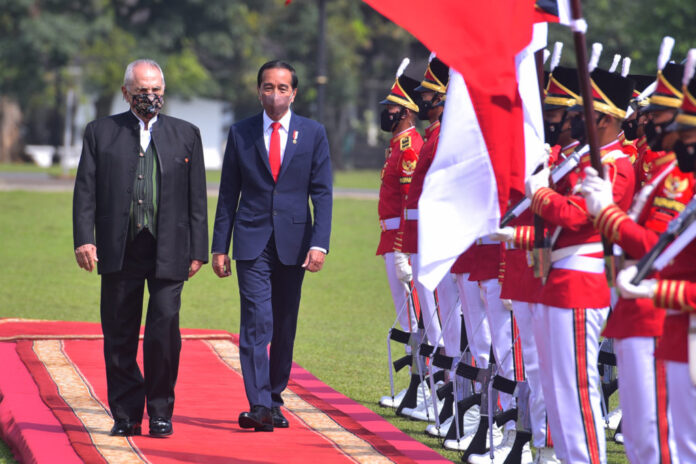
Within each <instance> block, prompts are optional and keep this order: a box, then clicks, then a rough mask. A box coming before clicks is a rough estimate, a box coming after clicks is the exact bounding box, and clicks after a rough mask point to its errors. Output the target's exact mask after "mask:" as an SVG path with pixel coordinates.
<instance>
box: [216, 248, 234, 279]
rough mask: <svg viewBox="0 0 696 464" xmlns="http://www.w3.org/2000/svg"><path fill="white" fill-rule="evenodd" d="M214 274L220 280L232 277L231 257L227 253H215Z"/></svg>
mask: <svg viewBox="0 0 696 464" xmlns="http://www.w3.org/2000/svg"><path fill="white" fill-rule="evenodd" d="M213 272H215V274H216V275H217V276H218V277H220V278H222V277H229V276H230V275H232V269H231V267H230V257H229V256H228V255H226V254H225V253H213Z"/></svg>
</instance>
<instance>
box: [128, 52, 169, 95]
mask: <svg viewBox="0 0 696 464" xmlns="http://www.w3.org/2000/svg"><path fill="white" fill-rule="evenodd" d="M140 64H147V65H150V66H152V67H153V68H157V70H158V71H159V72H160V75H161V76H162V86H163V87H164V73H163V72H162V68H160V65H159V64H157V62H156V61H155V60H151V59H149V58H141V59H139V60H135V61H133V62H131V63H129V64H128V66H126V72H125V73H124V74H123V86H124V87H125V88H127V89H128V88H130V86H131V84H133V80H134V77H133V69H134V68H135V67H136V66H138V65H140Z"/></svg>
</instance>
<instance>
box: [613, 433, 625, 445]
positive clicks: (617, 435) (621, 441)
mask: <svg viewBox="0 0 696 464" xmlns="http://www.w3.org/2000/svg"><path fill="white" fill-rule="evenodd" d="M614 443H618V444H619V445H623V444H624V436H623V433H621V432H617V433H615V434H614Z"/></svg>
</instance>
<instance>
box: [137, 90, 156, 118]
mask: <svg viewBox="0 0 696 464" xmlns="http://www.w3.org/2000/svg"><path fill="white" fill-rule="evenodd" d="M131 97H132V102H133V109H134V110H135V112H136V113H138V115H139V116H140V117H141V118H151V117H153V116H154V115H156V114H157V113H159V112H160V110H161V109H162V104H163V103H164V102H163V99H162V96H161V95H157V94H154V93H140V94H137V95H132V96H131Z"/></svg>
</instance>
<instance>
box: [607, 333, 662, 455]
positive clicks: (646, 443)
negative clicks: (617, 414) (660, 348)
mask: <svg viewBox="0 0 696 464" xmlns="http://www.w3.org/2000/svg"><path fill="white" fill-rule="evenodd" d="M655 345H656V339H655V337H629V338H624V339H616V340H615V342H614V351H615V353H616V363H617V367H618V370H619V403H620V404H621V411H622V413H623V415H622V422H621V432H622V433H623V435H624V448H625V449H626V456H627V457H628V460H629V461H630V462H631V464H641V463H645V464H650V463H657V462H659V463H662V464H669V463H673V462H675V461H674V459H673V456H674V455H675V444H674V436H673V434H672V430H671V427H670V423H669V422H670V421H669V420H668V411H667V374H666V371H665V366H664V362H663V361H661V360H658V359H655V357H654V354H655Z"/></svg>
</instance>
